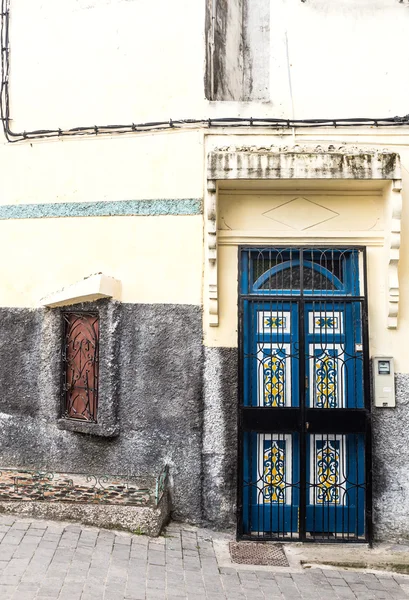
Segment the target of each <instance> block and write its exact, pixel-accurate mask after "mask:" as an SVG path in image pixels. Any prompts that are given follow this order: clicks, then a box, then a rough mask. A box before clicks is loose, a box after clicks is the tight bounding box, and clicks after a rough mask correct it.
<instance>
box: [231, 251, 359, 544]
mask: <svg viewBox="0 0 409 600" xmlns="http://www.w3.org/2000/svg"><path fill="white" fill-rule="evenodd" d="M241 254H242V256H241V260H242V277H241V286H242V294H241V311H240V314H241V322H240V325H241V328H240V332H241V336H242V345H241V386H240V388H241V405H240V419H239V426H240V457H241V461H240V469H241V472H240V478H239V481H240V486H239V488H240V489H239V508H240V522H239V535H240V536H241V537H249V538H262V539H291V538H293V539H299V540H300V539H301V540H308V539H311V540H328V541H331V540H340V539H341V540H350V541H365V540H367V539H368V536H369V527H368V524H369V520H370V498H369V497H368V490H369V486H368V481H369V475H370V473H369V471H370V468H369V460H368V459H369V455H370V454H369V442H370V435H369V433H370V432H369V423H370V421H369V406H368V398H367V366H368V365H367V362H368V361H367V354H366V314H365V298H364V297H363V296H361V295H360V293H359V292H360V289H361V287H360V286H361V283H360V281H359V277H358V278H357V277H356V276H357V275H358V276H359V274H361V277H362V268H361V269H360V266H359V261H360V260H362V259H361V257H360V253H359V251H358V250H353V249H351V250H349V251H346V250H345V249H342V250H341V249H338V250H336V249H331V250H329V249H324V250H323V249H310V248H309V249H306V250H303V249H296V250H293V249H291V250H283V249H279V250H277V249H268V250H258V251H256V252H255V251H254V250H249V249H247V250H246V249H242V250H241ZM260 261H262V266H260V264H259V263H260ZM288 270H289V271H288ZM286 271H288V272H286Z"/></svg>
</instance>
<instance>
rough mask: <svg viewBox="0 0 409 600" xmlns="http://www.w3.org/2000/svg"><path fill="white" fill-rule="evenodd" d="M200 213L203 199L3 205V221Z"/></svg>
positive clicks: (1, 207)
mask: <svg viewBox="0 0 409 600" xmlns="http://www.w3.org/2000/svg"><path fill="white" fill-rule="evenodd" d="M201 213H202V200H201V199H200V198H179V199H176V200H169V199H155V200H116V201H103V202H62V203H58V204H56V203H54V204H4V205H0V219H41V218H58V217H110V216H133V215H142V216H155V215H200V214H201Z"/></svg>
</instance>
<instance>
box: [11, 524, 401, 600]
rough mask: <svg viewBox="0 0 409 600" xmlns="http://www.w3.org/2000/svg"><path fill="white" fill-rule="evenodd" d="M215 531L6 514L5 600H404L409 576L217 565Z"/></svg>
mask: <svg viewBox="0 0 409 600" xmlns="http://www.w3.org/2000/svg"><path fill="white" fill-rule="evenodd" d="M212 536H213V534H210V533H209V532H208V531H205V530H200V529H195V528H193V527H183V526H180V525H177V524H172V525H170V526H169V527H168V529H167V532H166V534H165V535H164V536H162V537H159V538H148V537H146V536H141V535H133V534H130V533H124V532H115V531H108V530H104V529H97V528H87V527H84V526H80V525H67V524H64V523H55V522H50V521H38V520H32V519H30V520H29V519H27V520H24V519H16V518H13V517H11V516H0V599H1V600H160V599H163V600H176V599H177V598H179V599H187V600H199V599H203V600H206V599H207V600H222V599H224V600H239V599H242V600H247V599H253V598H254V599H256V598H257V599H258V600H260V599H261V600H263V599H271V600H272V599H281V600H296V599H300V600H302V599H311V600H312V599H314V600H315V599H321V598H322V599H326V598H331V600H332V599H333V600H337V599H344V598H345V599H348V598H350V599H352V600H353V599H355V598H359V599H361V600H376V599H377V598H380V599H385V600H387V599H391V600H393V599H402V600H403V599H404V598H407V597H409V596H408V595H407V593H406V592H407V590H409V585H407V584H408V583H409V578H406V577H404V576H397V575H396V576H392V575H391V574H388V573H381V574H379V573H378V574H376V575H375V574H374V573H361V572H353V571H342V570H338V571H336V570H326V569H325V570H321V569H311V570H306V571H302V570H300V569H299V570H298V571H297V570H294V572H291V570H285V571H281V572H278V571H277V569H276V570H274V569H271V570H268V569H264V570H260V569H259V570H256V568H254V569H253V568H251V567H250V568H246V569H243V568H242V569H240V568H228V567H221V566H220V565H219V564H218V560H217V556H216V553H215V549H214V544H213V540H212Z"/></svg>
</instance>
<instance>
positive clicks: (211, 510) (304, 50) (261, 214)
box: [0, 0, 409, 540]
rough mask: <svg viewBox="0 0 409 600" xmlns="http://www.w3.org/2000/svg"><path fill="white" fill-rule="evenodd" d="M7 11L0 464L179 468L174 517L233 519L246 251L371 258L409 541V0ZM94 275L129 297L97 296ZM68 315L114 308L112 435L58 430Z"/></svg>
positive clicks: (377, 443)
mask: <svg viewBox="0 0 409 600" xmlns="http://www.w3.org/2000/svg"><path fill="white" fill-rule="evenodd" d="M3 8H5V9H6V11H5V14H4V15H3V26H4V23H5V22H6V21H7V24H8V26H9V38H8V39H7V50H8V52H4V54H5V55H6V56H7V61H6V62H4V61H3V69H4V67H5V65H6V66H7V68H8V69H9V70H8V72H7V77H6V80H7V93H8V101H9V104H8V108H9V115H8V116H9V118H8V119H7V120H6V121H5V122H4V124H5V128H6V131H5V135H4V136H3V140H2V143H1V144H0V163H1V165H2V176H1V179H0V250H1V255H2V257H3V259H2V263H1V286H0V313H1V319H0V355H1V360H0V364H1V366H0V380H1V382H2V385H1V389H2V392H1V393H0V431H1V435H0V467H1V465H3V466H7V467H19V468H20V467H29V468H34V469H46V470H53V471H60V472H81V473H84V472H92V473H94V472H98V473H102V472H109V473H110V474H113V475H115V474H116V475H126V474H128V475H129V474H132V475H148V474H152V475H153V474H157V473H158V472H159V471H160V470H161V468H162V467H163V466H164V465H165V464H168V465H169V467H170V481H171V498H172V506H173V514H174V516H175V518H178V519H184V520H187V521H190V522H195V523H205V524H207V525H210V526H213V527H226V526H228V527H234V526H235V524H236V522H237V513H236V504H237V478H238V470H239V469H240V464H239V463H238V460H237V433H238V431H237V428H238V421H237V406H238V390H239V387H240V375H239V364H240V356H239V352H238V348H239V345H240V344H239V342H240V340H239V332H238V319H239V314H238V312H239V311H238V248H239V247H240V246H246V247H254V248H256V247H281V246H284V247H294V248H297V247H300V246H315V247H323V246H324V247H334V248H339V247H362V248H366V256H367V289H366V297H367V302H368V327H369V347H368V356H369V357H372V356H391V357H393V358H394V366H395V372H396V408H377V409H375V408H373V410H372V417H371V418H372V423H373V427H372V447H373V486H372V488H371V496H372V500H373V506H374V511H373V525H374V535H375V537H376V538H380V539H399V540H402V539H407V538H408V537H409V517H408V515H409V488H408V485H409V484H408V477H407V475H408V469H407V463H408V460H409V450H408V444H407V443H406V442H407V427H406V424H407V421H408V414H409V413H408V405H409V385H408V377H409V355H408V353H407V351H406V340H407V338H408V335H409V308H408V306H409V302H408V301H407V300H408V297H409V262H408V258H407V257H408V247H407V244H408V242H407V240H408V234H409V216H408V215H409V211H408V209H407V205H408V202H409V178H408V168H409V120H408V118H407V116H406V117H405V115H406V114H407V112H408V109H407V98H408V95H409V75H408V74H407V69H406V68H405V64H404V61H405V57H406V56H407V54H408V50H409V41H408V36H407V29H408V25H409V8H408V5H407V3H406V2H398V1H397V0H396V1H395V0H376V1H373V0H360V1H359V2H356V1H354V0H342V1H341V2H337V3H336V4H331V5H330V6H329V5H328V2H323V1H322V0H306V1H305V2H304V1H302V2H301V1H299V0H290V1H289V2H284V1H280V2H271V1H270V0H257V2H253V0H234V1H232V2H230V0H229V2H224V1H223V0H207V1H205V0H203V1H195V2H192V1H191V0H177V1H176V2H172V3H169V2H164V1H161V0H160V1H159V2H150V1H148V0H146V1H145V0H142V1H139V0H138V1H135V0H131V1H130V0H103V1H101V0H100V1H98V2H93V1H90V0H87V1H85V0H68V1H67V2H64V6H60V5H58V7H57V6H56V3H55V2H53V1H52V0H47V1H44V0H43V1H42V2H39V1H37V0H30V2H27V1H26V0H10V1H9V2H5V6H4V7H3ZM346 32H347V33H346ZM380 40H382V41H381V42H380ZM4 43H5V38H4V36H3V45H4ZM50 49H52V51H50ZM5 76H6V74H5V73H4V72H3V80H4V79H5ZM6 101H7V98H6V96H5V89H4V85H3V97H2V102H3V111H4V110H5V103H6ZM3 114H5V113H3ZM396 115H398V116H399V119H397V120H396V121H395V122H391V121H387V119H392V118H394V117H395V116H396ZM222 117H226V118H232V119H238V120H237V121H236V122H234V123H233V122H230V123H229V122H228V121H224V122H221V121H219V122H218V121H217V119H220V118H222ZM256 117H257V118H258V119H264V121H260V122H259V123H254V122H253V121H252V120H250V119H252V118H254V119H255V118H256ZM341 117H342V118H343V121H341V122H340V121H339V120H337V119H338V118H341ZM381 117H382V118H381ZM172 119H173V120H174V121H175V122H176V121H177V120H180V121H182V120H183V121H184V120H188V119H194V120H196V122H193V123H188V122H183V123H181V122H179V121H178V123H177V124H176V125H173V122H172ZM208 119H210V121H208ZM240 119H241V120H240ZM243 119H247V121H244V120H243ZM268 119H288V122H287V123H286V122H283V123H281V124H277V123H269V121H268ZM313 119H316V120H324V119H327V121H326V122H325V123H313V122H312V121H311V120H313ZM354 119H355V120H356V121H354ZM364 119H368V120H369V121H368V122H366V121H365V120H364ZM371 119H372V120H371ZM376 119H378V120H379V123H378V121H376ZM169 120H170V121H169ZM302 120H309V121H307V122H305V123H303V122H302ZM157 122H161V123H164V122H167V125H166V126H165V125H161V126H157V125H155V123H157ZM216 123H217V126H215V124H216ZM114 124H118V125H117V126H115V125H114ZM132 124H134V125H133V126H132ZM135 124H136V125H135ZM142 124H144V125H143V126H142ZM108 125H110V128H109V131H108V132H107V130H104V126H108ZM317 125H320V126H319V127H318V126H317ZM122 126H126V127H125V128H122V129H121V127H122ZM78 127H83V128H84V129H83V130H81V131H74V129H75V128H78ZM47 131H48V132H52V131H54V132H57V133H56V134H52V135H51V134H50V135H48V133H44V132H47ZM10 132H11V135H10ZM78 133H80V134H81V135H77V134H78ZM11 142H13V143H11ZM278 210H279V211H280V213H278V212H277V211H278ZM98 273H101V274H103V275H104V276H106V277H108V278H113V279H114V280H115V281H116V282H117V284H115V286H116V287H115V292H112V293H111V292H110V291H103V292H101V291H100V288H98V289H97V287H95V288H93V287H92V285H91V284H90V285H89V286H88V287H87V292H86V294H85V296H87V297H85V296H84V292H81V291H78V290H81V289H82V290H83V289H84V287H83V286H82V284H81V283H80V284H79V282H82V281H83V279H84V278H87V277H89V276H92V275H94V274H98ZM92 281H93V280H92ZM78 284H79V287H76V286H77V285H78ZM81 286H82V287H81ZM107 289H108V288H107ZM104 290H105V288H104ZM58 294H62V296H61V297H63V298H64V299H63V301H62V302H59V303H58V304H59V306H57V301H55V302H53V298H54V299H55V298H57V297H60V296H58ZM98 298H100V299H98ZM86 300H90V302H87V301H86ZM61 307H62V308H67V307H70V308H71V310H76V309H78V308H81V309H85V310H92V311H95V312H97V313H99V315H100V319H101V339H100V344H101V346H100V352H101V356H100V367H101V371H100V386H101V389H100V396H101V404H100V408H101V411H102V412H101V414H100V418H101V419H102V420H103V421H104V419H105V421H106V422H105V421H104V423H103V427H101V428H100V429H98V428H94V430H92V427H91V428H89V429H88V431H87V429H86V427H87V424H84V427H83V429H82V430H80V429H81V428H78V427H70V425H69V423H68V424H67V425H66V426H64V423H61V421H62V420H61V416H62V415H61V386H60V379H61V361H60V357H61V344H62V339H61V335H62V334H61V323H60V321H61ZM104 411H106V412H104ZM0 470H1V468H0Z"/></svg>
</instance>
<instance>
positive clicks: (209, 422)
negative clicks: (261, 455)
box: [202, 348, 238, 528]
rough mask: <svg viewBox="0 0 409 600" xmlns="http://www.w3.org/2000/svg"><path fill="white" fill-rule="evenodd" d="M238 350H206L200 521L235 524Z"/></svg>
mask: <svg viewBox="0 0 409 600" xmlns="http://www.w3.org/2000/svg"><path fill="white" fill-rule="evenodd" d="M237 373H238V368H237V349H235V348H205V365H204V382H203V394H204V397H203V403H204V413H203V449H202V452H203V518H204V521H205V522H206V523H209V524H211V525H212V526H213V527H218V528H225V527H231V526H234V525H235V523H236V496H237V491H236V483H237V403H238V400H237Z"/></svg>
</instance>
